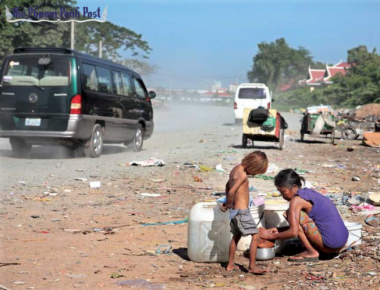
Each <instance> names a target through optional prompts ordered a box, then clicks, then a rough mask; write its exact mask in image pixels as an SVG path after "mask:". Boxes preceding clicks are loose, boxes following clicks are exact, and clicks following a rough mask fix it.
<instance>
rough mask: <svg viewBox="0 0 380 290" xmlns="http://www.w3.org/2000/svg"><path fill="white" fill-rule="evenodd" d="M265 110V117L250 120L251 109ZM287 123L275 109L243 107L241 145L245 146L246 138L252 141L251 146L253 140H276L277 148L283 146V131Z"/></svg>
mask: <svg viewBox="0 0 380 290" xmlns="http://www.w3.org/2000/svg"><path fill="white" fill-rule="evenodd" d="M257 110H262V112H265V111H267V118H266V119H265V118H263V119H262V121H258V120H255V121H252V118H251V116H252V114H251V112H252V111H257ZM286 128H287V124H286V122H285V120H284V118H283V117H282V116H281V114H280V113H279V112H277V110H274V109H269V110H266V109H249V108H246V109H244V115H243V137H242V147H243V148H247V144H248V140H251V141H252V147H253V146H254V142H255V141H263V142H277V143H278V146H279V149H280V150H282V149H283V148H284V132H285V129H286Z"/></svg>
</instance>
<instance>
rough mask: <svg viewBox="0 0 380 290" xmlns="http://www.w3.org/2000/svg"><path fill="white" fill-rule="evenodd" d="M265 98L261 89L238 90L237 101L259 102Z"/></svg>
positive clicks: (264, 93)
mask: <svg viewBox="0 0 380 290" xmlns="http://www.w3.org/2000/svg"><path fill="white" fill-rule="evenodd" d="M265 98H266V92H265V90H264V89H262V88H241V89H240V90H239V99H253V100H260V99H265Z"/></svg>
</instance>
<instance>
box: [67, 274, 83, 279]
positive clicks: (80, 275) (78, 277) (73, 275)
mask: <svg viewBox="0 0 380 290" xmlns="http://www.w3.org/2000/svg"><path fill="white" fill-rule="evenodd" d="M65 276H66V277H69V278H71V279H80V278H85V277H86V275H83V274H65Z"/></svg>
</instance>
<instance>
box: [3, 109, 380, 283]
mask: <svg viewBox="0 0 380 290" xmlns="http://www.w3.org/2000/svg"><path fill="white" fill-rule="evenodd" d="M285 118H286V119H287V121H288V122H289V124H290V128H289V131H288V134H287V135H288V137H287V138H286V148H285V150H284V151H279V150H277V149H276V147H275V146H277V144H274V143H259V144H258V145H259V146H260V147H259V148H260V149H261V150H264V151H265V152H266V153H267V155H268V157H269V159H270V162H271V163H274V164H276V165H277V166H278V167H280V168H288V167H291V168H300V169H304V170H310V171H312V172H311V173H308V174H305V175H304V177H305V178H306V179H307V180H308V181H310V182H312V183H313V184H314V186H315V187H317V188H318V190H320V191H321V192H323V193H325V194H331V195H332V196H335V197H337V199H338V200H339V199H340V197H341V196H342V193H343V192H355V193H357V194H359V195H360V194H362V195H363V196H364V197H365V196H366V194H367V193H368V192H369V191H380V188H379V187H380V184H379V179H380V176H379V172H380V158H379V152H380V150H379V149H371V148H367V147H362V146H360V145H359V144H360V141H351V142H343V141H339V140H338V141H337V145H336V146H332V145H331V144H329V143H328V142H325V141H326V140H325V139H324V138H321V139H311V138H309V140H313V141H308V142H306V143H300V142H298V138H299V136H298V133H296V132H297V131H298V130H299V123H298V120H299V118H300V116H299V115H293V114H285ZM155 119H156V132H155V134H154V137H153V138H152V139H150V140H148V141H146V143H145V144H144V149H145V150H143V151H142V152H140V153H134V152H130V151H128V150H127V149H125V148H123V147H121V146H107V147H106V150H105V154H104V155H102V156H101V157H100V158H99V159H86V158H77V159H74V158H68V157H67V156H65V155H64V151H63V150H62V149H60V148H55V147H39V148H34V149H33V152H32V156H31V158H30V159H16V158H13V157H12V155H11V152H10V150H9V146H8V145H7V143H6V140H3V141H2V143H1V144H0V155H1V156H0V164H1V177H0V182H1V193H0V198H1V203H0V206H1V207H0V222H1V224H0V263H15V264H14V265H7V264H0V285H1V286H3V287H5V288H4V289H6V288H8V289H73V288H78V289H120V288H122V287H121V286H117V285H116V284H115V283H116V282H118V281H124V280H133V279H144V280H148V281H150V283H151V284H149V285H150V286H141V285H140V286H135V288H137V289H163V287H166V288H167V289H179V288H182V289H197V288H206V289H207V288H212V287H214V288H215V287H217V288H221V289H264V288H265V287H267V288H266V289H282V288H285V289H286V288H287V289H293V288H299V289H310V288H312V287H314V288H317V289H379V287H380V276H379V275H380V273H379V272H380V271H379V263H380V262H379V261H378V260H375V259H373V258H371V257H368V255H371V254H372V255H373V254H375V258H376V255H378V253H376V251H378V243H377V242H378V241H379V240H380V233H379V232H378V229H375V228H373V227H366V229H364V228H363V234H364V235H365V236H366V237H365V240H364V241H363V245H362V247H361V250H360V249H356V250H353V251H349V252H348V253H347V254H345V255H342V256H341V257H338V258H334V259H327V260H323V261H321V262H320V263H318V264H309V265H293V264H289V263H288V262H287V257H286V256H284V257H276V258H275V259H274V260H271V261H266V262H262V263H261V264H263V265H267V266H270V268H271V270H270V273H269V274H267V275H265V276H252V275H249V274H247V273H244V272H242V273H228V272H226V271H225V270H223V267H222V266H221V265H220V264H216V263H213V264H201V263H193V262H191V261H189V260H188V258H187V252H186V248H187V224H186V223H183V224H177V225H157V226H142V225H141V224H143V223H155V222H167V221H181V220H184V219H185V218H186V217H187V216H188V212H189V210H190V209H191V207H192V205H193V204H194V203H196V202H198V201H205V200H213V199H214V198H213V197H212V196H211V194H212V193H213V192H215V191H223V188H224V184H225V182H226V180H227V172H228V170H230V169H231V168H232V167H233V165H235V164H237V163H238V162H239V161H240V159H241V158H242V157H243V156H244V154H246V153H248V152H251V151H252V150H253V149H252V148H249V149H241V148H240V142H241V126H234V125H232V124H231V123H232V122H233V114H232V110H231V109H230V108H223V107H190V108H184V107H172V108H171V110H161V111H160V110H157V111H156V116H155ZM347 147H353V149H354V151H352V152H348V151H347ZM228 156H229V158H227V159H228V160H229V161H227V160H225V158H226V157H228ZM149 157H156V158H160V159H163V160H164V161H165V162H166V166H164V167H156V168H140V167H128V166H123V165H120V164H126V163H128V162H130V161H133V160H144V159H148V158H149ZM231 157H233V158H236V159H235V160H232V161H231V159H233V158H231ZM185 162H194V163H195V164H197V165H205V166H209V167H214V166H215V165H216V164H222V165H223V168H225V169H226V170H227V172H226V173H219V172H198V171H197V170H196V169H191V168H185V167H183V166H182V165H183V164H184V163H185ZM329 166H330V167H329ZM331 166H332V167H331ZM272 176H273V174H272ZM353 176H359V177H360V178H361V181H352V180H351V179H352V177H353ZM77 177H80V178H86V179H87V181H83V182H82V181H78V180H75V178H77ZM194 177H199V178H201V179H202V180H203V182H195V180H194ZM157 179H163V180H164V181H160V182H157ZM152 180H155V181H152ZM20 181H23V182H24V183H20ZM90 181H101V188H100V189H91V188H89V182H90ZM250 185H251V186H254V187H255V188H257V189H258V192H264V193H273V192H275V188H274V186H273V182H272V181H271V180H268V181H265V180H261V179H256V178H255V179H250ZM45 193H46V194H45ZM49 193H50V195H49ZM55 193H57V194H55ZM141 193H159V194H161V197H145V198H143V197H142V196H141V195H140V194H141ZM339 209H340V211H341V213H342V216H343V217H344V219H346V220H350V221H359V222H361V223H362V224H364V219H365V215H358V214H353V213H352V212H351V211H350V210H349V209H348V207H346V206H340V207H339ZM168 244H169V245H171V246H172V251H171V252H170V253H169V254H161V255H156V254H154V253H155V251H156V250H157V248H158V247H159V246H160V245H168ZM237 263H238V264H241V265H243V266H245V267H247V266H248V259H246V258H245V257H244V256H243V255H240V256H239V257H238V258H237ZM112 277H113V278H112ZM317 278H319V279H317ZM0 289H1V287H0Z"/></svg>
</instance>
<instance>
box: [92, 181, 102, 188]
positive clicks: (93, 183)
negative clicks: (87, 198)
mask: <svg viewBox="0 0 380 290" xmlns="http://www.w3.org/2000/svg"><path fill="white" fill-rule="evenodd" d="M100 186H101V182H100V181H90V187H91V188H100Z"/></svg>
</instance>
